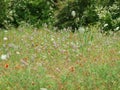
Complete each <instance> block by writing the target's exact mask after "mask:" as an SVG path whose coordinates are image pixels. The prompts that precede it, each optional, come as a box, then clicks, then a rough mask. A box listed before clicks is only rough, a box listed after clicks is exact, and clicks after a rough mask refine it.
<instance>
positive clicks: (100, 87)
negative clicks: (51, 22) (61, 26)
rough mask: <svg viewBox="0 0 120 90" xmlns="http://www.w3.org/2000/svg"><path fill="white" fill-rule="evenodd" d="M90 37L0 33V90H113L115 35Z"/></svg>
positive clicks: (118, 46) (116, 83)
mask: <svg viewBox="0 0 120 90" xmlns="http://www.w3.org/2000/svg"><path fill="white" fill-rule="evenodd" d="M92 29H95V28H91V30H92ZM93 31H94V32H92V31H91V32H85V33H80V32H75V33H72V32H68V31H67V32H66V31H60V32H54V31H50V30H48V29H47V28H43V29H41V30H36V29H33V28H22V27H20V28H18V29H14V28H13V29H11V30H8V31H5V30H0V56H1V59H0V90H119V89H120V79H119V78H120V61H119V60H120V42H119V40H120V36H119V35H120V33H115V34H113V35H110V36H105V35H102V34H101V33H98V32H96V30H93ZM5 38H6V39H5ZM3 55H4V56H5V57H4V58H2V56H3Z"/></svg>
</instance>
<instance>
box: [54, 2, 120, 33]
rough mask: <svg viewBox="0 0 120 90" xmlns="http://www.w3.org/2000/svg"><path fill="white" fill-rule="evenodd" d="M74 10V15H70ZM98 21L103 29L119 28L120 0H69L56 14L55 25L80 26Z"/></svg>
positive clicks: (73, 27)
mask: <svg viewBox="0 0 120 90" xmlns="http://www.w3.org/2000/svg"><path fill="white" fill-rule="evenodd" d="M72 12H74V14H75V15H74V17H73V16H72ZM96 22H99V23H100V27H101V29H102V30H103V31H109V30H112V31H115V30H119V29H120V28H119V26H120V2H119V0H102V1H101V0H87V1H85V0H71V1H69V2H68V3H67V5H66V6H64V7H63V9H60V12H59V13H58V15H57V21H56V23H55V26H57V27H59V28H66V27H72V29H78V28H79V27H81V26H83V25H84V26H86V25H93V24H96Z"/></svg>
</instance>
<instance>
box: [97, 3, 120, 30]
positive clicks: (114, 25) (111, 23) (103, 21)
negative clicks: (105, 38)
mask: <svg viewBox="0 0 120 90" xmlns="http://www.w3.org/2000/svg"><path fill="white" fill-rule="evenodd" d="M108 3H109V2H108ZM97 13H98V16H99V22H100V26H101V28H102V30H103V31H109V30H112V31H118V30H120V27H119V26H120V3H119V2H117V1H114V2H113V3H112V4H110V5H107V6H106V7H102V8H100V7H98V9H97Z"/></svg>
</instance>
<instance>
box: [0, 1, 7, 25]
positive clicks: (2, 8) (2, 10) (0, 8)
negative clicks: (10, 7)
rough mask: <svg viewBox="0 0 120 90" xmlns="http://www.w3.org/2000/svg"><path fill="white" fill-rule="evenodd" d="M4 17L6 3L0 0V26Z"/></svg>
mask: <svg viewBox="0 0 120 90" xmlns="http://www.w3.org/2000/svg"><path fill="white" fill-rule="evenodd" d="M5 18H6V3H5V1H4V0H0V27H3V26H4V20H5Z"/></svg>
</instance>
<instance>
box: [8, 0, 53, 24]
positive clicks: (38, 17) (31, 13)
mask: <svg viewBox="0 0 120 90" xmlns="http://www.w3.org/2000/svg"><path fill="white" fill-rule="evenodd" d="M10 3H11V4H10V10H9V11H10V12H11V15H10V16H9V17H12V19H11V18H9V20H10V22H11V23H13V24H14V25H16V26H18V25H20V23H21V22H22V21H24V22H27V23H29V24H31V25H35V26H40V25H42V23H49V22H52V20H53V17H52V16H53V8H52V3H50V2H49V1H47V0H14V1H11V2H10Z"/></svg>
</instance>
